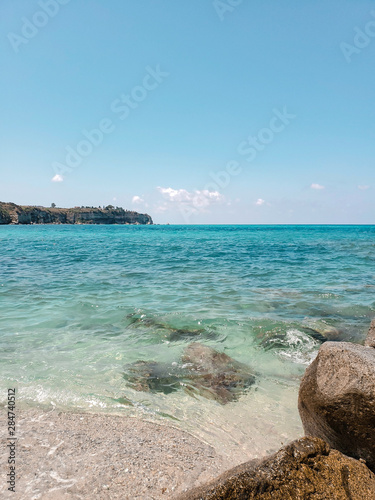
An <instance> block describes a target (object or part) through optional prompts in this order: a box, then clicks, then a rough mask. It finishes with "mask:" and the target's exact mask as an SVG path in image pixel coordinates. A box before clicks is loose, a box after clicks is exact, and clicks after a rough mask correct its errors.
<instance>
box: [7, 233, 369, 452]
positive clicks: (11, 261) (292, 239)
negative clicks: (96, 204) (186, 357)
mask: <svg viewBox="0 0 375 500" xmlns="http://www.w3.org/2000/svg"><path fill="white" fill-rule="evenodd" d="M374 250H375V226H158V225H155V226H100V225H75V226H68V225H59V226H57V225H52V226H48V225H45V226H44V225H33V226H3V227H0V352H1V359H0V380H1V387H2V388H3V389H2V395H1V401H2V402H4V403H5V397H6V391H5V389H6V388H7V387H13V386H16V387H17V391H18V392H17V400H18V404H19V405H24V406H34V407H35V406H36V407H40V408H51V407H54V408H58V409H61V410H73V411H90V412H105V413H117V414H123V415H131V416H138V417H142V418H146V419H150V420H156V421H162V422H164V423H171V424H172V425H174V426H177V427H180V428H182V429H185V430H188V431H190V432H192V433H193V434H194V435H196V436H197V437H199V438H201V439H203V440H204V441H206V442H208V443H210V444H212V445H213V446H214V447H215V448H216V449H217V450H218V451H219V452H220V453H223V454H226V455H227V456H230V457H231V458H233V460H239V461H240V460H246V458H251V457H253V456H260V455H263V454H265V453H269V452H271V451H274V450H276V449H277V448H279V447H280V446H281V445H282V443H285V442H287V441H289V440H291V439H294V438H296V437H298V436H300V435H301V434H302V432H303V431H302V426H301V422H300V419H299V416H298V410H297V398H298V387H299V382H300V379H301V376H302V375H303V373H304V370H305V369H306V367H307V366H308V364H309V363H310V362H311V361H312V360H313V359H314V357H315V356H316V353H317V351H318V349H319V346H320V345H321V343H322V342H323V341H325V340H326V339H328V340H333V341H336V340H344V341H351V342H359V343H361V342H363V340H364V338H365V335H366V332H367V329H368V327H369V324H370V321H371V319H372V317H373V316H375V296H374V290H375V251H374ZM192 341H198V342H201V343H202V344H204V345H207V346H210V347H213V348H214V349H216V350H218V351H220V352H224V353H226V354H227V355H229V356H231V357H232V358H234V359H236V360H237V361H240V362H242V363H244V364H246V365H248V366H249V367H250V368H251V370H253V371H254V373H255V374H256V381H255V384H253V385H252V386H251V387H250V388H249V389H248V390H246V391H244V392H243V394H242V395H241V396H240V397H239V399H238V400H237V401H233V402H229V403H228V404H225V405H223V404H221V403H220V402H219V401H216V400H215V399H207V398H206V397H203V396H202V395H200V394H198V393H195V394H191V393H189V392H188V391H185V390H183V387H182V388H181V390H177V391H174V392H170V393H167V392H162V391H161V392H146V391H137V390H136V389H135V388H134V387H133V386H131V385H130V384H129V383H128V381H127V378H126V373H127V371H128V370H129V366H131V364H132V363H134V362H136V361H139V360H143V361H146V362H147V361H153V362H158V363H165V364H178V363H180V360H181V355H182V354H183V350H184V349H185V348H186V346H187V345H188V344H189V343H190V342H192Z"/></svg>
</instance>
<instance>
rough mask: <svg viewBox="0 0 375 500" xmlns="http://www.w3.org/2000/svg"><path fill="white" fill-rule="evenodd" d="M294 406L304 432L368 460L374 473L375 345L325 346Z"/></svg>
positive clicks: (310, 368) (342, 450)
mask: <svg viewBox="0 0 375 500" xmlns="http://www.w3.org/2000/svg"><path fill="white" fill-rule="evenodd" d="M370 331H371V330H370ZM372 340H373V337H372V333H371V334H370V335H369V342H370V343H371V342H372ZM298 409H299V412H300V416H301V419H302V423H303V427H304V429H305V434H306V435H309V436H316V437H320V438H322V439H324V440H325V441H327V442H328V443H329V444H330V445H331V446H332V447H334V448H336V449H337V450H339V451H341V452H342V453H345V454H346V455H349V456H352V457H354V458H362V459H364V460H366V463H367V465H368V467H369V468H370V469H372V470H373V471H375V349H373V348H371V347H364V346H361V345H357V344H351V343H349V342H326V343H325V344H323V345H322V346H321V348H320V350H319V353H318V356H317V357H316V359H315V360H314V361H313V362H312V363H311V365H310V366H309V367H308V368H307V370H306V372H305V375H304V377H303V378H302V381H301V386H300V391H299V403H298ZM373 498H375V490H374V494H373Z"/></svg>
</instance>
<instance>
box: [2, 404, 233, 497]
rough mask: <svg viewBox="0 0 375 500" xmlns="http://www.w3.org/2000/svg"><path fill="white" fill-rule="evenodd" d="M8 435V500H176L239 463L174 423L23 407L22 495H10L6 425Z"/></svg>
mask: <svg viewBox="0 0 375 500" xmlns="http://www.w3.org/2000/svg"><path fill="white" fill-rule="evenodd" d="M1 433H2V439H1V441H2V443H3V449H2V457H3V460H1V463H2V466H1V469H2V471H1V472H2V473H1V476H2V478H3V479H2V481H1V484H0V497H1V498H13V499H17V500H37V499H45V500H49V499H51V500H52V499H53V500H58V499H60V498H61V499H62V498H64V499H69V498H71V499H90V500H91V499H103V500H104V499H144V500H146V499H159V498H173V497H174V496H176V495H178V494H179V493H182V492H183V491H185V490H186V489H189V488H192V487H194V486H197V485H199V484H202V483H204V482H206V481H208V480H211V479H213V478H214V477H216V476H217V475H218V474H220V473H222V472H223V471H225V470H226V469H228V468H229V467H232V466H233V465H236V464H234V463H231V462H230V461H229V460H228V459H226V458H225V457H222V456H220V455H218V454H217V452H215V450H214V449H213V448H212V447H211V446H209V445H207V444H205V443H203V442H201V441H199V440H198V439H196V438H195V437H193V436H192V435H190V434H188V433H186V432H184V431H181V430H178V429H175V428H174V427H172V426H171V425H160V424H155V423H152V422H147V421H143V420H139V419H136V418H131V417H123V416H117V415H103V414H88V413H68V412H61V411H57V410H51V411H43V410H39V409H23V410H20V409H18V410H17V428H16V435H17V445H16V494H14V493H12V492H9V491H7V487H8V486H9V485H7V484H6V474H7V473H8V472H9V465H8V464H7V454H8V452H7V448H6V444H7V442H8V441H7V437H8V436H7V434H6V429H4V426H2V429H1Z"/></svg>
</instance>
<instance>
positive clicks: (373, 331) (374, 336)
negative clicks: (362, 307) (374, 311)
mask: <svg viewBox="0 0 375 500" xmlns="http://www.w3.org/2000/svg"><path fill="white" fill-rule="evenodd" d="M365 346H367V347H375V319H373V320H372V321H371V325H370V330H369V331H368V334H367V338H366V340H365Z"/></svg>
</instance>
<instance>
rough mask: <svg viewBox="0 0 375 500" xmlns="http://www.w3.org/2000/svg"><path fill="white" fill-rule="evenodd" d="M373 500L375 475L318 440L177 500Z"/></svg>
mask: <svg viewBox="0 0 375 500" xmlns="http://www.w3.org/2000/svg"><path fill="white" fill-rule="evenodd" d="M329 498H332V499H333V498H334V499H336V500H348V499H350V500H374V498H375V475H374V474H373V473H372V472H371V471H370V470H369V469H368V468H367V467H366V465H364V464H363V463H361V462H359V461H357V460H354V459H353V458H349V457H346V456H345V455H343V454H342V453H340V452H339V451H336V450H332V449H331V448H330V447H329V445H328V444H327V443H325V442H324V441H322V440H321V439H317V438H302V439H298V440H297V441H293V442H292V443H290V444H289V445H287V446H285V447H283V448H281V449H280V450H279V451H278V452H277V453H275V454H274V455H271V456H270V457H267V458H265V459H263V460H262V461H254V460H252V461H250V462H247V463H244V464H242V465H240V466H238V467H235V468H234V469H231V470H229V471H228V472H226V473H224V474H223V475H222V476H220V477H219V478H218V479H216V480H214V481H213V482H211V483H209V484H207V485H205V486H202V487H199V488H196V489H194V490H191V491H188V492H187V493H185V494H183V495H181V496H179V497H178V499H179V500H203V499H204V500H249V499H256V500H271V499H272V500H306V499H309V500H327V499H329Z"/></svg>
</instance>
